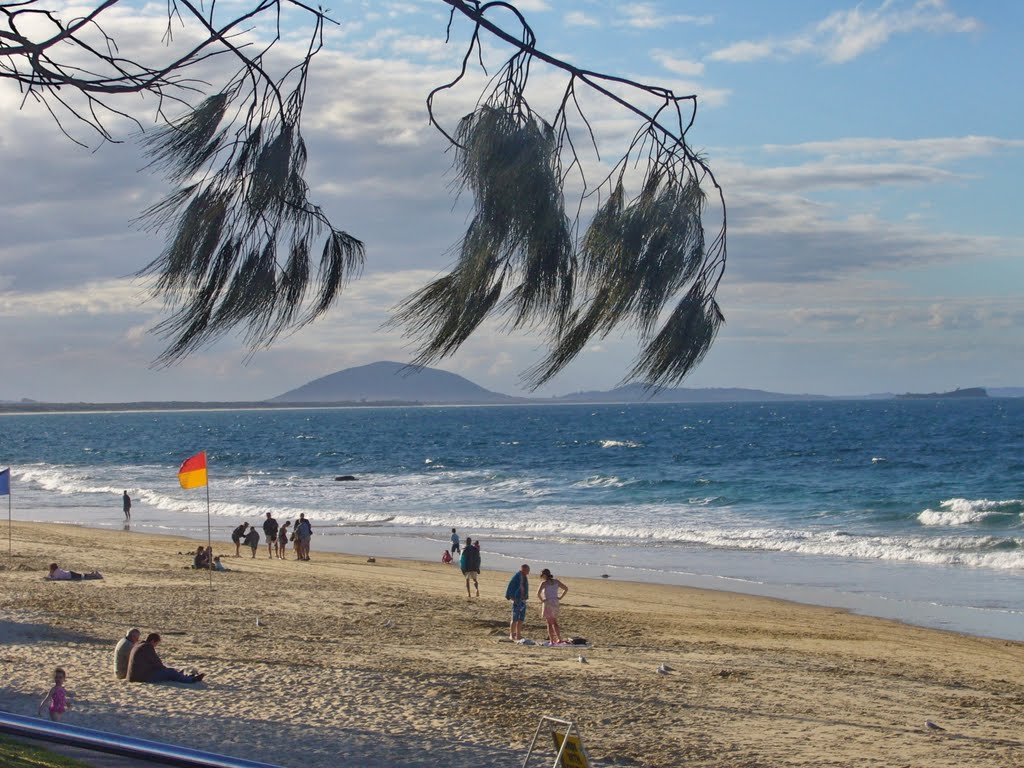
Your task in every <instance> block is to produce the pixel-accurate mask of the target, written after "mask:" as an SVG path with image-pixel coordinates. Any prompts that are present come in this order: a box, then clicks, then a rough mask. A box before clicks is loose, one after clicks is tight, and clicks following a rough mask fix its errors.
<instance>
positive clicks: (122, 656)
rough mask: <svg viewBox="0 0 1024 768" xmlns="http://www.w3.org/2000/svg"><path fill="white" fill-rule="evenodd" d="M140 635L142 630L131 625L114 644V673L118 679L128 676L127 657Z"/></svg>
mask: <svg viewBox="0 0 1024 768" xmlns="http://www.w3.org/2000/svg"><path fill="white" fill-rule="evenodd" d="M141 637H142V631H141V630H139V628H138V627H132V628H131V629H129V630H128V631H127V632H126V633H125V636H124V637H122V638H121V639H120V640H118V641H117V645H115V646H114V675H115V676H116V677H117V679H118V680H124V679H125V678H127V677H128V657H129V656H131V655H132V648H134V647H135V644H136V643H137V642H139V639H140V638H141Z"/></svg>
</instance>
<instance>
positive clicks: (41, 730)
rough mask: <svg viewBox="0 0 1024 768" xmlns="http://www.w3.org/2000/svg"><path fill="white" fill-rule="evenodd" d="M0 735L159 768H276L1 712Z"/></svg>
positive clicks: (240, 759) (253, 761)
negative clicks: (168, 767) (163, 767)
mask: <svg viewBox="0 0 1024 768" xmlns="http://www.w3.org/2000/svg"><path fill="white" fill-rule="evenodd" d="M0 733H6V734H9V735H11V736H20V737H22V738H25V739H37V740H39V741H46V742H50V743H51V744H65V745H67V746H71V747H80V748H81V749H89V750H92V751H94V752H105V753H107V754H110V755H121V756H123V757H134V758H136V759H139V760H148V761H149V762H152V763H160V764H161V765H176V766H180V767H181V768H279V766H275V765H271V764H270V763H261V762H258V761H256V760H246V759H244V758H241V757H230V756H228V755H218V754H215V753H213V752H202V751H200V750H198V749H189V748H188V747H178V746H175V745H174V744H162V743H161V742H159V741H147V740H146V739H136V738H134V737H133V736H122V735H121V734H119V733H107V732H106V731H94V730H92V729H91V728H80V727H79V726H77V725H65V724H63V723H54V722H51V721H49V720H40V719H38V718H35V717H23V716H22V715H12V714H11V713H10V712H3V711H0Z"/></svg>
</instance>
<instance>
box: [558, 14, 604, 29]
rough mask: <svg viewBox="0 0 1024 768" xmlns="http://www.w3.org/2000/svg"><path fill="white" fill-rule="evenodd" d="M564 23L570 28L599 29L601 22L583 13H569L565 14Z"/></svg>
mask: <svg viewBox="0 0 1024 768" xmlns="http://www.w3.org/2000/svg"><path fill="white" fill-rule="evenodd" d="M565 23H566V24H567V25H568V26H570V27H600V26H601V21H600V20H599V19H598V18H596V17H594V16H590V15H588V14H586V13H584V12H583V11H570V12H569V13H567V14H565Z"/></svg>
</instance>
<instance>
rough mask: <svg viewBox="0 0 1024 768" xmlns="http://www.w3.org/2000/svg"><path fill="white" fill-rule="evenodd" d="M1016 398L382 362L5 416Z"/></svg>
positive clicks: (1006, 391)
mask: <svg viewBox="0 0 1024 768" xmlns="http://www.w3.org/2000/svg"><path fill="white" fill-rule="evenodd" d="M989 397H991V398H1018V397H1024V387H990V388H988V389H985V388H984V387H969V388H966V389H956V390H954V391H952V392H935V393H928V394H924V393H913V392H908V393H906V394H903V395H894V394H892V393H891V392H885V393H876V394H870V395H846V396H830V395H814V394H785V393H782V392H768V391H766V390H763V389H743V388H739V387H730V388H721V387H706V388H684V387H665V388H663V389H655V390H652V389H647V388H646V387H644V386H643V385H642V384H628V385H626V386H622V387H615V388H614V389H609V390H587V391H581V392H573V393H570V394H566V395H559V396H556V397H517V396H514V395H505V394H502V393H500V392H493V391H491V390H489V389H485V388H484V387H481V386H480V385H479V384H475V383H473V382H472V381H470V380H469V379H467V378H465V377H463V376H459V375H458V374H455V373H450V372H449V371H442V370H439V369H436V368H427V367H417V366H411V365H407V364H405V363H396V362H392V361H381V362H377V363H370V364H369V365H360V366H356V367H353V368H345V369H344V370H341V371H336V372H335V373H331V374H328V375H327V376H321V377H320V378H317V379H314V380H312V381H309V382H307V383H305V384H303V385H302V386H299V387H296V388H295V389H290V390H288V391H287V392H284V393H282V394H280V395H277V396H276V397H272V398H268V399H266V400H258V401H235V402H223V401H220V402H207V401H199V402H195V401H189V402H185V401H175V402H168V401H162V402H152V401H149V402H131V403H86V402H76V403H47V402H38V401H35V400H30V399H28V398H22V400H20V401H3V400H0V413H53V412H57V411H77V412H82V411H85V412H88V411H96V412H101V411H145V410H153V411H184V410H217V409H223V410H243V409H254V408H260V409H265V408H337V407H397V406H424V405H427V406H430V405H433V406H437V405H560V404H567V405H568V404H576V403H579V404H600V403H609V404H610V403H616V404H630V403H638V404H643V403H694V404H696V403H782V402H800V401H814V402H825V401H836V400H892V399H900V400H919V399H936V398H942V399H946V398H955V399H959V398H972V399H976V398H989Z"/></svg>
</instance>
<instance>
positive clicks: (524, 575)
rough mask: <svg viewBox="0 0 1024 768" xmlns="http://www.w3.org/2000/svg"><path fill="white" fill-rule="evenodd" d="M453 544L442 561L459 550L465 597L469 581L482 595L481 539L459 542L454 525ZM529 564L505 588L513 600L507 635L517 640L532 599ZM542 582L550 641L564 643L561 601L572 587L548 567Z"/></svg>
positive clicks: (539, 592) (539, 594)
mask: <svg viewBox="0 0 1024 768" xmlns="http://www.w3.org/2000/svg"><path fill="white" fill-rule="evenodd" d="M451 542H452V544H451V548H450V549H446V550H445V551H444V554H443V555H441V562H443V563H446V564H447V563H451V562H453V561H454V555H455V554H456V553H459V570H460V571H462V575H463V577H464V578H465V579H466V597H467V598H471V597H472V594H470V582H472V584H473V587H474V589H475V590H476V596H477V597H480V583H479V579H480V539H477V540H476V541H473V539H472V538H471V537H469V536H467V537H466V545H465V546H464V547H463V546H461V544H460V538H459V534H458V531H456V529H455V528H452V536H451ZM529 576H530V566H529V565H527V564H526V563H523V565H521V566H520V568H519V570H518V571H516V572H515V573H514V574H513V575H512V578H511V579H509V582H508V586H507V587H506V588H505V599H506V600H511V601H512V620H511V621H510V622H509V627H508V639H509V640H511V641H512V642H514V643H518V642H522V640H523V624H524V623H525V622H526V602H527V600H529V599H530V581H529ZM540 576H541V579H542V581H541V584H540V589H538V590H537V599H538V600H540V603H541V616H542V617H543V618H544V621H545V622H546V623H547V629H548V642H549V643H551V644H552V645H562V644H563V643H565V642H566V641H564V640H563V639H562V632H561V628H560V627H559V626H558V613H559V604H560V603H561V601H562V598H564V597H565V595H566V593H567V592H568V591H569V588H568V587H567V586H566V585H565V584H563V583H562V582H561V581H559V580H558V579H556V578H555V577H554V575H553V574H552V573H551V570H550V569H548V568H545V569H544V570H542V571H541V572H540Z"/></svg>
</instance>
